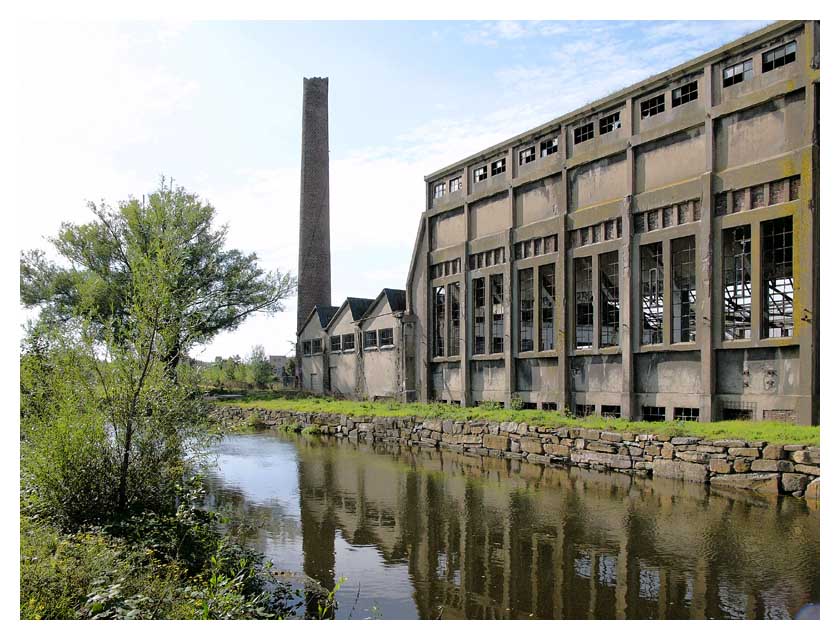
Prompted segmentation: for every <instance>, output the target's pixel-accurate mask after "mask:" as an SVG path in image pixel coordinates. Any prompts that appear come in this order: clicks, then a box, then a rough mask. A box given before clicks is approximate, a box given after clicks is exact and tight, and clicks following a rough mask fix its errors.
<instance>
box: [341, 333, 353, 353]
mask: <svg viewBox="0 0 840 640" xmlns="http://www.w3.org/2000/svg"><path fill="white" fill-rule="evenodd" d="M355 348H356V334H354V333H345V334H344V335H342V336H341V350H342V351H352V350H353V349H355Z"/></svg>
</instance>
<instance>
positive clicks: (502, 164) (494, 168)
mask: <svg viewBox="0 0 840 640" xmlns="http://www.w3.org/2000/svg"><path fill="white" fill-rule="evenodd" d="M505 172H507V158H499V159H498V160H494V161H493V162H491V163H490V177H491V178H492V177H495V176H500V175H503V174H504V173H505Z"/></svg>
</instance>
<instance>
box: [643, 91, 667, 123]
mask: <svg viewBox="0 0 840 640" xmlns="http://www.w3.org/2000/svg"><path fill="white" fill-rule="evenodd" d="M664 111H665V94H664V93H660V94H658V95H655V96H651V97H650V98H647V99H645V100H639V119H640V120H647V119H648V118H652V117H653V116H656V115H659V114H660V113H663V112H664Z"/></svg>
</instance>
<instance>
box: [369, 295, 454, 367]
mask: <svg viewBox="0 0 840 640" xmlns="http://www.w3.org/2000/svg"><path fill="white" fill-rule="evenodd" d="M432 317H433V318H434V323H433V325H432V329H433V333H432V356H434V357H439V356H443V355H446V348H445V346H444V336H445V335H446V333H445V331H446V293H444V289H443V287H435V288H434V289H433V291H432ZM367 346H368V344H367V334H365V348H367Z"/></svg>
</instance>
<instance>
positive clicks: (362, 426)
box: [217, 406, 820, 500]
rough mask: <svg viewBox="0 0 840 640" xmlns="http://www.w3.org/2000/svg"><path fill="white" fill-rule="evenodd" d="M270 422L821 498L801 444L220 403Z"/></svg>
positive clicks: (231, 420) (232, 415)
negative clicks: (251, 406) (254, 407)
mask: <svg viewBox="0 0 840 640" xmlns="http://www.w3.org/2000/svg"><path fill="white" fill-rule="evenodd" d="M254 415H256V418H257V422H258V423H260V424H263V425H265V426H268V427H275V428H276V427H293V429H294V430H296V431H299V430H302V429H304V428H307V427H314V428H317V429H318V431H320V432H321V433H322V434H325V435H329V436H334V437H338V438H344V437H346V438H350V439H357V440H364V441H368V442H397V443H401V444H406V445H413V446H421V447H433V448H446V449H451V450H455V451H459V452H462V453H464V454H467V455H478V456H493V457H497V458H514V459H524V460H527V461H528V462H532V463H536V464H545V465H552V466H564V465H572V466H578V467H583V468H588V469H596V470H601V471H617V472H619V473H629V474H634V475H642V476H651V475H653V476H655V477H659V478H673V479H677V480H683V481H686V482H700V483H708V484H711V486H713V487H717V488H731V489H749V490H752V491H757V492H760V493H771V494H780V493H784V494H791V495H793V496H796V497H803V496H804V497H806V498H813V499H817V500H818V499H819V497H820V449H819V447H811V446H805V445H800V444H787V445H781V444H768V443H766V442H747V441H744V440H714V441H712V440H703V439H701V438H692V437H684V436H674V437H668V436H661V435H653V434H637V433H629V432H625V433H622V432H618V431H600V430H598V429H587V428H582V427H544V426H535V425H528V424H525V423H516V422H483V421H467V422H459V421H453V420H423V419H420V418H411V417H407V418H383V417H359V416H354V417H350V416H345V415H339V414H328V413H297V412H292V411H272V410H266V409H243V408H240V407H229V406H226V407H219V408H218V409H217V417H218V418H219V420H220V421H221V422H222V423H223V424H226V425H231V424H241V423H243V422H245V421H247V420H254V418H253V417H252V416H254Z"/></svg>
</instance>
